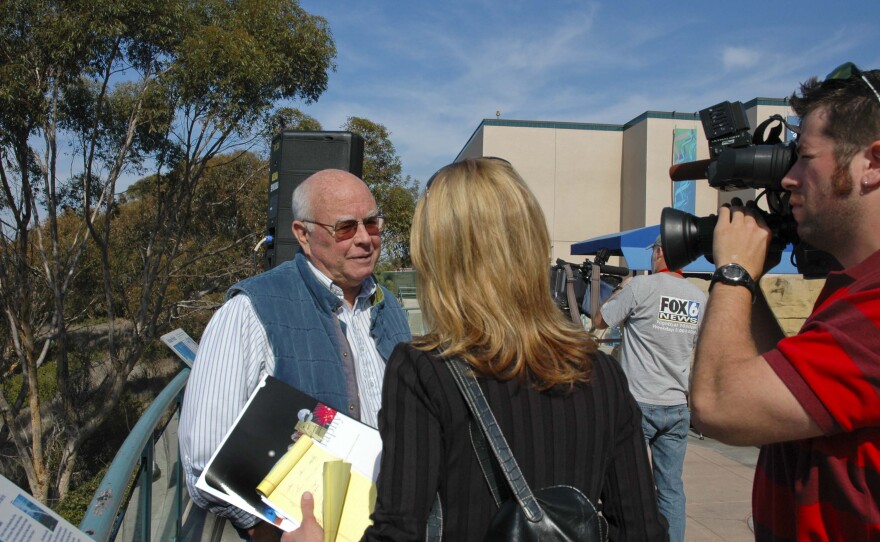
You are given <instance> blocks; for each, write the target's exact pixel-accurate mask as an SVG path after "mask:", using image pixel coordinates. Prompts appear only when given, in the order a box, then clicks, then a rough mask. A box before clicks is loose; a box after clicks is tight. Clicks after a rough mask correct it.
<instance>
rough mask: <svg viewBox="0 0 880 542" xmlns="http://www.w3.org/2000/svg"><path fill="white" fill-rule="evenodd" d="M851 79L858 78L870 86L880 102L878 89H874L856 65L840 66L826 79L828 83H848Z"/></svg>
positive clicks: (849, 63) (850, 63)
mask: <svg viewBox="0 0 880 542" xmlns="http://www.w3.org/2000/svg"><path fill="white" fill-rule="evenodd" d="M851 77H858V78H859V79H861V80H862V81H864V82H865V84H866V85H868V88H870V89H871V92H873V93H874V96H876V97H877V101H878V102H880V92H877V89H876V88H874V85H872V84H871V82H870V81H868V78H867V77H865V74H864V73H863V72H862V70H860V69H859V68H858V67H857V66H856V65H855V64H853V63H852V62H844V63H843V64H841V65H840V66H838V67H836V68H834V69H833V70H832V71H831V73H829V74H828V76H826V77H825V80H826V81H834V80H836V81H846V80H847V79H849V78H851Z"/></svg>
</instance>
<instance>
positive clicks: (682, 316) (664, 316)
mask: <svg viewBox="0 0 880 542" xmlns="http://www.w3.org/2000/svg"><path fill="white" fill-rule="evenodd" d="M657 319H659V320H665V321H667V322H681V323H685V324H697V323H699V321H700V302H699V301H691V300H689V299H678V298H677V297H669V296H661V297H660V312H659V314H658V315H657Z"/></svg>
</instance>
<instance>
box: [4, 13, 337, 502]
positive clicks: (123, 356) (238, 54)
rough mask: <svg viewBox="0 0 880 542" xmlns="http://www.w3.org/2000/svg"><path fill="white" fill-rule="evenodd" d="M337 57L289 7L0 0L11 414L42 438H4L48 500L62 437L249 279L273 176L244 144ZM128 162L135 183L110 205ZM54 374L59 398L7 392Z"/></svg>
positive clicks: (59, 465)
mask: <svg viewBox="0 0 880 542" xmlns="http://www.w3.org/2000/svg"><path fill="white" fill-rule="evenodd" d="M335 55H336V48H335V44H334V43H333V40H332V37H331V35H330V31H329V28H328V26H327V22H326V20H324V19H323V18H321V17H316V16H313V15H310V14H309V13H307V12H305V11H304V10H303V9H302V8H301V7H300V6H299V3H298V2H297V1H296V0H238V1H235V2H228V1H224V0H194V1H193V0H151V1H149V2H142V1H141V0H7V1H4V2H2V3H0V183H2V185H3V186H2V189H0V194H2V197H0V209H2V212H3V214H4V221H3V223H4V227H3V228H0V312H3V314H4V318H3V321H2V324H0V325H2V326H3V329H2V330H0V331H3V335H4V338H3V339H0V347H2V348H3V352H4V356H3V360H2V362H0V363H2V364H0V374H2V375H4V386H3V393H2V395H0V416H2V421H3V423H4V424H7V425H16V426H23V427H28V428H30V429H31V431H23V430H19V431H6V432H5V434H4V435H3V437H2V438H3V439H8V440H10V441H12V445H13V447H14V449H15V456H16V457H18V458H20V461H21V463H20V464H21V465H22V467H23V470H24V471H25V473H26V476H27V478H28V484H29V485H30V489H31V491H32V493H33V494H34V495H35V496H36V497H37V498H38V499H41V500H44V501H46V500H53V499H57V498H63V497H64V495H65V493H66V492H67V489H68V487H67V482H66V480H68V479H73V478H74V473H73V469H74V468H78V467H77V465H75V464H74V460H75V458H76V457H77V454H76V452H75V451H74V452H70V451H69V448H68V445H69V444H74V445H76V443H79V442H82V441H86V442H88V441H89V439H90V438H91V437H93V435H94V433H95V431H96V430H97V427H100V426H101V425H102V422H104V421H105V420H107V419H108V417H109V416H112V415H113V409H114V407H115V406H116V405H117V404H118V402H119V401H121V400H122V397H123V395H124V392H125V391H126V389H127V388H128V387H130V386H131V373H132V371H133V370H134V369H135V368H136V367H138V363H139V362H143V361H144V358H143V356H144V352H145V351H146V350H147V348H148V347H147V345H151V344H153V342H154V341H156V340H157V339H158V336H159V335H160V334H161V333H163V332H164V331H167V330H168V329H169V328H171V327H172V326H175V324H177V323H179V322H180V321H181V320H186V321H187V322H197V321H198V320H199V318H198V317H197V316H196V315H199V314H201V313H204V312H206V311H207V310H209V309H212V308H214V307H215V306H216V294H217V292H222V291H223V290H225V288H226V287H227V286H228V285H229V284H230V283H232V282H234V281H235V280H237V279H238V278H241V277H242V276H244V275H245V274H247V273H249V272H252V271H253V268H252V265H250V262H251V260H250V255H251V251H250V247H251V246H252V245H253V243H254V241H255V236H257V235H259V234H260V233H262V230H263V227H264V226H263V222H264V219H263V217H262V216H261V215H262V213H263V211H264V209H265V197H266V186H265V184H266V182H267V180H266V176H267V174H266V171H265V163H264V161H262V160H261V159H260V158H258V157H257V156H256V155H253V154H251V153H247V152H242V150H241V149H249V148H251V147H253V146H254V145H256V144H258V143H259V141H260V138H261V135H262V134H264V133H265V132H266V129H267V125H266V122H267V121H269V120H270V119H271V117H272V115H273V114H274V111H273V110H274V108H275V106H276V103H277V102H279V101H280V100H302V101H305V102H306V103H309V102H312V101H314V100H316V99H317V98H318V97H319V96H320V95H321V94H322V93H323V92H324V90H325V89H326V87H327V82H328V77H329V72H330V71H332V70H334V69H335V65H334V58H335ZM301 120H302V121H303V122H306V121H307V120H308V119H307V118H306V117H305V116H302V119H301ZM126 173H128V174H132V173H134V174H136V175H140V176H144V179H143V180H142V181H141V182H139V183H137V185H136V186H135V187H134V189H133V190H132V191H131V192H130V194H129V195H127V196H125V197H118V198H117V196H115V194H116V193H117V192H118V189H117V188H118V187H117V185H118V183H119V182H120V179H121V178H122V176H123V175H124V174H126ZM95 320H98V321H100V324H99V325H92V326H88V327H87V328H86V329H87V331H84V330H82V329H80V328H81V327H82V326H84V323H85V322H90V321H91V322H94V321H95ZM175 327H176V326H175ZM9 338H15V339H16V340H15V341H12V340H11V339H9ZM89 353H94V359H93V355H92V354H89ZM38 365H42V368H41V369H40V370H39V372H38V371H37V366H38ZM50 370H51V371H53V374H54V379H55V385H56V388H55V393H54V394H53V395H52V396H51V397H50V398H45V397H43V394H44V392H43V391H40V392H39V396H38V397H32V398H29V399H34V400H33V401H28V400H24V401H17V398H18V397H17V395H12V394H15V393H17V390H18V389H21V387H20V386H19V387H18V388H16V389H15V390H7V389H6V388H7V386H6V384H7V379H6V376H7V375H12V374H27V375H31V377H33V376H34V375H37V376H38V378H39V382H38V383H37V384H38V387H39V388H40V389H42V387H43V379H44V372H47V371H50ZM7 398H11V402H10V401H8V400H7ZM37 399H39V400H37ZM28 417H30V420H28V419H27V418H28ZM43 421H45V422H46V423H45V424H43V423H42V422H43ZM5 444H8V442H0V446H3V445H5ZM4 449H5V448H4Z"/></svg>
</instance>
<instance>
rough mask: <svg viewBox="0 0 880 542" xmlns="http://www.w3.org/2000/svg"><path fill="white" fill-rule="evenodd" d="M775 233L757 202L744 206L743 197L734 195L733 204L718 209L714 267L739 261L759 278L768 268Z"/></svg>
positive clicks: (714, 237) (753, 278)
mask: <svg viewBox="0 0 880 542" xmlns="http://www.w3.org/2000/svg"><path fill="white" fill-rule="evenodd" d="M772 236H773V234H772V232H771V231H770V228H769V227H767V224H766V223H765V222H764V219H763V218H762V217H761V213H760V212H759V210H758V208H757V206H756V205H755V202H753V201H749V202H748V203H747V204H746V205H743V203H742V200H740V199H739V198H733V200H731V202H730V204H724V205H722V206H721V208H720V209H718V224H717V225H716V226H715V232H714V236H713V240H712V256H713V258H714V260H715V266H716V267H721V266H722V265H725V264H728V263H738V264H739V265H741V266H743V267H744V268H745V269H746V271H748V272H749V275H750V276H751V277H752V280H755V281H757V280H758V279H759V278H761V275H763V274H764V271H765V270H766V269H767V267H766V264H767V263H768V262H767V261H766V260H767V249H768V248H769V246H770V240H771V238H772Z"/></svg>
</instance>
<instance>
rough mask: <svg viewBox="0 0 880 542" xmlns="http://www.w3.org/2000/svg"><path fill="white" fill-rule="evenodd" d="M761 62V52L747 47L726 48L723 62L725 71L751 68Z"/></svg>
mask: <svg viewBox="0 0 880 542" xmlns="http://www.w3.org/2000/svg"><path fill="white" fill-rule="evenodd" d="M760 61H761V52H760V51H758V50H756V49H748V48H746V47H725V48H724V51H723V52H722V53H721V62H722V65H723V66H724V69H725V70H730V69H742V68H751V67H754V66H756V65H757V64H758V63H759V62H760Z"/></svg>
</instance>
